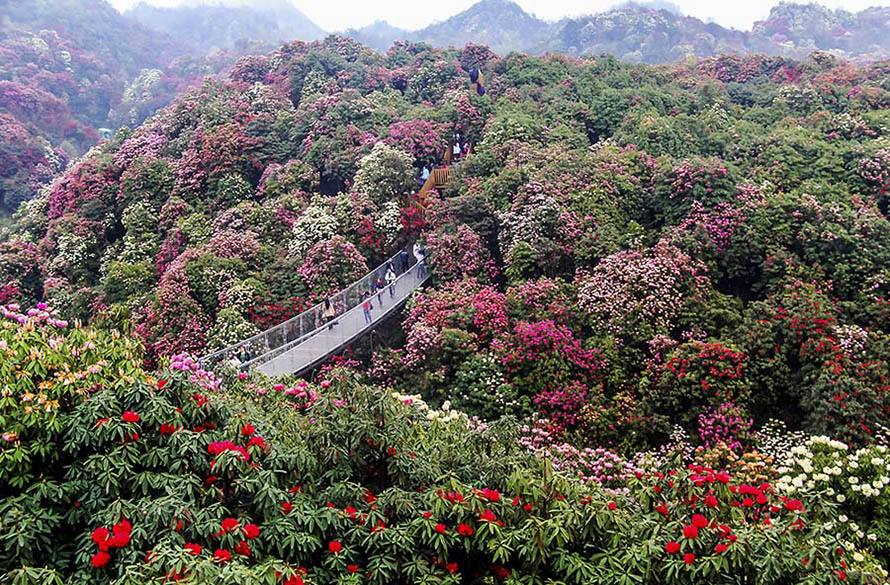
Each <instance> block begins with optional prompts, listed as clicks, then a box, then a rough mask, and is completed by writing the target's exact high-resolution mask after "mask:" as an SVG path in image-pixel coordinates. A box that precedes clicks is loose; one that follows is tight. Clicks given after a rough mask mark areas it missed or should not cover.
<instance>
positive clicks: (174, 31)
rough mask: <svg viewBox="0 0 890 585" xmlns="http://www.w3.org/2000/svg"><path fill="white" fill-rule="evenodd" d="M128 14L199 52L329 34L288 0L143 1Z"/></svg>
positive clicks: (308, 38)
mask: <svg viewBox="0 0 890 585" xmlns="http://www.w3.org/2000/svg"><path fill="white" fill-rule="evenodd" d="M125 16H126V17H128V18H130V19H132V20H134V21H136V22H139V23H141V24H143V25H145V26H147V27H150V28H153V29H156V30H159V31H163V32H165V33H167V34H169V35H171V36H173V37H176V38H177V39H180V40H181V41H182V42H184V43H186V44H188V45H189V46H190V47H191V48H192V49H193V50H194V51H195V52H197V53H207V52H209V51H211V50H213V49H229V48H233V47H235V46H237V45H238V44H239V43H243V42H246V41H253V42H261V43H268V44H278V43H280V42H284V41H292V40H303V41H308V40H317V39H320V38H322V37H324V36H325V32H324V31H323V30H322V29H321V28H319V27H318V26H317V25H316V24H315V23H314V22H312V21H311V20H310V19H309V18H308V17H307V16H306V15H305V14H303V13H302V12H300V11H299V10H297V8H296V7H294V6H293V5H292V4H291V3H290V2H288V1H287V0H265V1H263V2H256V3H253V4H251V5H250V6H246V5H239V4H233V3H225V4H222V3H219V4H188V5H182V6H178V7H175V8H160V7H157V6H152V5H150V4H147V3H145V2H140V3H139V4H138V5H136V6H135V7H134V8H133V9H131V10H129V11H127V12H126V13H125Z"/></svg>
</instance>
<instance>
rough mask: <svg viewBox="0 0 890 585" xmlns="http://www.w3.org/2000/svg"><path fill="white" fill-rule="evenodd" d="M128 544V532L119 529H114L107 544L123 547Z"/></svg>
mask: <svg viewBox="0 0 890 585" xmlns="http://www.w3.org/2000/svg"><path fill="white" fill-rule="evenodd" d="M128 544H130V533H129V532H123V531H119V530H115V531H114V532H113V533H112V534H111V539H109V541H108V546H111V547H114V548H124V547H125V546H127V545H128Z"/></svg>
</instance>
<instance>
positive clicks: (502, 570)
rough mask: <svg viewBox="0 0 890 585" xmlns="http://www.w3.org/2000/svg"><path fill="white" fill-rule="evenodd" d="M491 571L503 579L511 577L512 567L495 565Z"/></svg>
mask: <svg viewBox="0 0 890 585" xmlns="http://www.w3.org/2000/svg"><path fill="white" fill-rule="evenodd" d="M491 572H492V573H494V576H495V577H496V578H498V579H500V580H501V581H503V580H505V579H507V578H509V577H510V569H508V568H507V567H502V566H500V565H495V566H494V567H492V568H491Z"/></svg>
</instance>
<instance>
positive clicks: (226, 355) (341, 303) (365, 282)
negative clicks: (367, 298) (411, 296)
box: [200, 246, 417, 368]
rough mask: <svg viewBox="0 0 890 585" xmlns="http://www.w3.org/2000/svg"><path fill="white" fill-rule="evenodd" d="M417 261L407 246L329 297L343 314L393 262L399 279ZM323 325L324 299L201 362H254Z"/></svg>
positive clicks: (371, 288)
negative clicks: (404, 254) (403, 260)
mask: <svg viewBox="0 0 890 585" xmlns="http://www.w3.org/2000/svg"><path fill="white" fill-rule="evenodd" d="M402 252H405V253H406V254H407V262H406V263H405V264H406V265H404V266H400V265H399V262H400V256H401V254H402ZM416 263H417V259H416V258H415V257H414V255H413V254H412V253H411V249H410V246H406V247H405V248H402V249H400V250H399V251H398V252H396V253H395V254H393V255H392V256H390V257H389V258H388V259H387V260H386V261H384V262H383V263H382V264H380V265H379V266H377V268H375V269H374V270H372V271H371V272H369V273H367V274H366V275H365V276H363V277H362V278H360V279H358V280H356V281H355V282H353V283H352V284H350V285H349V286H348V287H346V288H344V289H342V290H340V291H339V292H337V293H335V294H333V295H331V296H330V297H328V299H327V300H329V301H330V302H331V305H333V307H334V311H335V313H336V315H337V316H338V317H339V316H340V315H343V314H345V313H347V312H348V311H350V310H352V309H354V308H356V307H358V306H359V305H360V304H361V302H362V293H363V292H372V291H374V290H375V288H376V283H377V279H378V278H380V279H384V280H385V276H386V271H387V269H388V268H389V266H390V265H392V266H393V269H394V270H395V272H396V275H397V278H401V276H403V275H404V274H407V273H408V272H409V270H410V269H411V268H412V267H413V266H414V265H415V264H416ZM323 325H325V317H324V300H322V301H321V302H319V303H318V304H316V305H314V306H312V307H311V308H309V309H307V310H305V311H303V312H302V313H300V314H299V315H296V316H294V317H291V318H290V319H288V320H287V321H284V322H283V323H279V324H278V325H275V326H274V327H270V328H269V329H266V330H265V331H262V332H260V333H257V334H256V335H254V336H253V337H249V338H248V339H245V340H243V341H239V342H238V343H234V344H232V345H229V346H228V347H224V348H223V349H220V350H217V351H215V352H213V353H210V354H208V355H206V356H204V357H202V358H201V359H200V362H201V365H202V366H203V367H205V368H212V367H213V366H215V365H217V364H223V363H228V362H231V361H232V360H237V361H238V363H241V364H247V363H252V362H254V361H258V360H259V358H261V357H263V356H264V355H266V354H269V353H270V352H273V351H275V350H277V349H279V348H281V347H284V346H288V347H293V346H294V345H295V344H298V343H300V342H302V341H303V340H305V339H306V338H308V337H310V336H311V334H312V333H314V332H316V331H318V330H319V329H320V328H321V327H322V326H323ZM245 358H246V359H245Z"/></svg>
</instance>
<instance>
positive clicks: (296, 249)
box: [287, 198, 340, 258]
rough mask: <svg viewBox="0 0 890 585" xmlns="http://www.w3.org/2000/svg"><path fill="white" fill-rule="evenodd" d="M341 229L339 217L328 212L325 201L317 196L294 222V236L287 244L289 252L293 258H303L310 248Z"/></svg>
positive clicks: (292, 231) (292, 230)
mask: <svg viewBox="0 0 890 585" xmlns="http://www.w3.org/2000/svg"><path fill="white" fill-rule="evenodd" d="M339 229H340V228H339V224H338V223H337V219H336V218H335V217H334V216H333V215H331V214H330V213H329V212H328V210H327V209H326V208H325V206H324V203H323V202H322V201H321V200H320V199H318V198H316V199H314V200H313V201H312V204H311V205H310V206H309V207H307V208H306V211H304V212H303V214H302V215H301V216H300V218H299V219H298V220H297V221H295V222H294V225H293V228H292V229H291V233H292V235H293V237H292V238H291V241H290V242H289V243H288V246H287V248H288V252H289V253H290V255H291V257H293V258H302V257H303V255H305V254H306V252H307V251H309V248H311V247H312V246H313V245H315V244H317V243H318V242H321V241H322V240H327V239H328V238H332V237H333V236H335V235H337V233H339Z"/></svg>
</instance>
